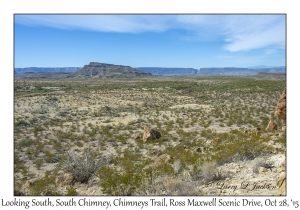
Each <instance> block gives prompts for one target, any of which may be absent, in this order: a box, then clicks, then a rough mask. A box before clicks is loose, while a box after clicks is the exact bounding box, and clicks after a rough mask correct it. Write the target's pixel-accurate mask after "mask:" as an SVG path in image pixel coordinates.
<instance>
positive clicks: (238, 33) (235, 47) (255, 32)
mask: <svg viewBox="0 0 300 210" xmlns="http://www.w3.org/2000/svg"><path fill="white" fill-rule="evenodd" d="M242 24H243V25H244V26H243V25H242ZM227 26H230V27H229V28H228V29H227V30H226V41H227V42H229V44H227V45H225V46H224V48H225V49H226V50H228V51H230V52H237V51H247V50H253V49H260V48H264V47H268V46H272V47H275V48H281V49H283V48H285V22H284V19H281V18H276V17H272V16H271V17H269V16H266V17H265V16H264V15H262V16H255V17H251V18H249V19H248V20H244V21H238V22H237V23H235V24H232V25H230V24H229V25H227Z"/></svg>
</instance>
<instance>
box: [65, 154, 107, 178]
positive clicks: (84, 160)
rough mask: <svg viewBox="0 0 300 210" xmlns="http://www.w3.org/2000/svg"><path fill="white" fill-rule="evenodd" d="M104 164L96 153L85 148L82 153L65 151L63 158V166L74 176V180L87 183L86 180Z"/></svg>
mask: <svg viewBox="0 0 300 210" xmlns="http://www.w3.org/2000/svg"><path fill="white" fill-rule="evenodd" d="M105 164H106V161H105V160H104V159H102V158H100V157H99V156H98V155H97V153H95V152H93V151H91V150H90V149H86V150H84V151H83V153H82V155H76V154H74V153H72V154H71V153H69V152H67V153H66V155H65V158H64V159H63V167H64V169H65V170H66V172H69V173H71V174H72V176H73V177H74V179H75V181H78V182H81V183H87V182H88V180H89V179H90V178H91V177H92V176H93V175H94V174H95V173H96V172H97V171H98V170H99V169H100V168H101V167H102V166H104V165H105Z"/></svg>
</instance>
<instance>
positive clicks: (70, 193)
mask: <svg viewBox="0 0 300 210" xmlns="http://www.w3.org/2000/svg"><path fill="white" fill-rule="evenodd" d="M76 195H77V191H76V188H75V187H74V186H69V187H67V194H66V196H76Z"/></svg>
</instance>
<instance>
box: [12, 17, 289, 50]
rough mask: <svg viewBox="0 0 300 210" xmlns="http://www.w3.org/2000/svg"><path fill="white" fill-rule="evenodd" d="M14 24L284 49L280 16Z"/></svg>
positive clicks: (56, 20) (34, 19)
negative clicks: (174, 34) (175, 32)
mask: <svg viewBox="0 0 300 210" xmlns="http://www.w3.org/2000/svg"><path fill="white" fill-rule="evenodd" d="M15 21H16V23H19V24H25V25H31V26H48V27H55V28H61V29H80V30H93V31H102V32H119V33H139V32H150V31H151V32H164V31H167V30H169V29H181V30H184V31H185V32H186V33H184V34H183V35H182V36H180V37H181V38H182V39H184V40H186V41H207V40H210V41H212V40H213V41H215V40H218V41H223V42H225V43H227V44H224V46H223V47H224V49H225V50H227V51H230V52H237V51H248V50H253V49H260V48H265V47H270V46H271V47H272V48H274V49H275V48H285V16H284V15H16V16H15Z"/></svg>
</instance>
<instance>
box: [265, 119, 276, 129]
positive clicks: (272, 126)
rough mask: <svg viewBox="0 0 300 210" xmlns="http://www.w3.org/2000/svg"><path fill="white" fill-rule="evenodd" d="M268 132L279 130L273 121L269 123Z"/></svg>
mask: <svg viewBox="0 0 300 210" xmlns="http://www.w3.org/2000/svg"><path fill="white" fill-rule="evenodd" d="M266 130H270V131H275V130H277V124H276V123H275V122H274V121H273V120H270V122H269V123H268V126H267V128H266Z"/></svg>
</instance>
